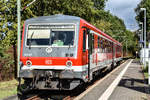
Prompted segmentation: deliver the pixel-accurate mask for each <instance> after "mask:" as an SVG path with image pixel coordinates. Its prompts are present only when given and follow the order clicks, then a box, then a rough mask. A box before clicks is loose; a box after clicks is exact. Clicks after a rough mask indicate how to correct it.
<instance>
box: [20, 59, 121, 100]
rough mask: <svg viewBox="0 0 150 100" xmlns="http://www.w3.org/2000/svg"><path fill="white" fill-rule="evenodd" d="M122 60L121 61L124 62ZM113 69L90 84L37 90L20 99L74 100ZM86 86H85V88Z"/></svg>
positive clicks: (103, 73)
mask: <svg viewBox="0 0 150 100" xmlns="http://www.w3.org/2000/svg"><path fill="white" fill-rule="evenodd" d="M123 62H124V61H122V62H121V63H123ZM109 72H111V71H105V72H102V74H101V75H99V76H97V77H95V79H94V80H93V81H91V82H90V83H88V84H83V85H82V86H79V87H77V88H75V89H74V90H70V91H63V90H62V91H53V90H42V91H38V90H37V91H36V93H33V94H32V92H29V93H27V94H25V95H22V97H21V98H20V100H73V99H74V98H76V97H77V96H78V95H80V94H81V93H83V92H84V91H85V90H87V89H88V88H90V87H91V86H92V85H94V84H95V83H96V82H97V81H98V80H100V79H101V78H104V77H105V76H106V74H109ZM83 87H84V88H83Z"/></svg>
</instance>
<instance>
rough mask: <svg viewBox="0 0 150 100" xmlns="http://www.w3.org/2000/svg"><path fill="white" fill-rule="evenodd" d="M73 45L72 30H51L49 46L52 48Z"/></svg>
mask: <svg viewBox="0 0 150 100" xmlns="http://www.w3.org/2000/svg"><path fill="white" fill-rule="evenodd" d="M73 43H74V31H73V30H63V31H62V30H59V29H52V32H51V43H50V44H51V45H52V46H63V45H73Z"/></svg>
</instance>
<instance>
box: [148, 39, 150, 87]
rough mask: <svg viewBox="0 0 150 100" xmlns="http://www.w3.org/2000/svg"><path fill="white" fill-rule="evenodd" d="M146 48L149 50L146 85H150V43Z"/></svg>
mask: <svg viewBox="0 0 150 100" xmlns="http://www.w3.org/2000/svg"><path fill="white" fill-rule="evenodd" d="M148 48H149V52H148V53H149V57H148V58H149V61H148V62H149V64H148V84H149V85H150V42H149V46H148Z"/></svg>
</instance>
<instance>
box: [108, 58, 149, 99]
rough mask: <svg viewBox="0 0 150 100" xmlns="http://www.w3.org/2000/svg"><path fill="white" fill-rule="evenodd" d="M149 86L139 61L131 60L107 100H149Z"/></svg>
mask: <svg viewBox="0 0 150 100" xmlns="http://www.w3.org/2000/svg"><path fill="white" fill-rule="evenodd" d="M148 94H149V86H148V85H147V83H146V81H145V80H144V76H143V73H142V69H141V65H140V63H139V61H137V60H133V61H132V63H131V64H130V66H129V67H128V69H127V71H126V72H125V74H124V75H123V77H122V79H121V81H120V83H119V84H118V86H117V87H116V88H115V90H114V91H113V93H112V94H111V96H110V97H109V100H149V96H148Z"/></svg>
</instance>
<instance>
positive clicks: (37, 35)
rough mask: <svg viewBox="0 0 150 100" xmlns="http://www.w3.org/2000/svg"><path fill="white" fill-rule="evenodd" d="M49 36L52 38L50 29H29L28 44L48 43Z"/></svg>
mask: <svg viewBox="0 0 150 100" xmlns="http://www.w3.org/2000/svg"><path fill="white" fill-rule="evenodd" d="M41 33H42V34H41ZM49 38H50V29H43V30H40V29H32V30H28V34H27V45H48V44H49Z"/></svg>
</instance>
